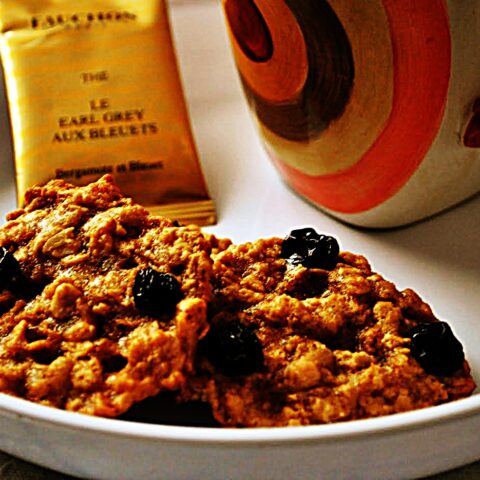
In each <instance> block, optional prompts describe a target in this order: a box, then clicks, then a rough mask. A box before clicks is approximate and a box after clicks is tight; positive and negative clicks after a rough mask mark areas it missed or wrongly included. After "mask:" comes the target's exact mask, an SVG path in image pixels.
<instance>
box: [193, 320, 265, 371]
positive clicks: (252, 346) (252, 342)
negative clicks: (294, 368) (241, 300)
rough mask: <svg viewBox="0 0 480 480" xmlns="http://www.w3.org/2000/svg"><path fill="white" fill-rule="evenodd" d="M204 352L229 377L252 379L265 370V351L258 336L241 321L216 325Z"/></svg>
mask: <svg viewBox="0 0 480 480" xmlns="http://www.w3.org/2000/svg"><path fill="white" fill-rule="evenodd" d="M200 348H201V352H202V353H203V354H204V355H205V356H206V357H207V358H208V360H210V362H211V363H212V364H213V365H214V366H215V367H216V368H217V370H218V371H219V372H220V373H223V374H225V375H229V376H239V375H249V374H251V373H255V372H257V371H260V370H261V369H262V367H263V362H264V356H263V350H262V345H261V343H260V341H259V340H258V337H257V335H256V334H255V332H253V331H252V330H251V329H250V328H248V327H246V326H245V325H243V324H242V323H240V322H239V321H237V320H233V321H229V322H224V323H221V324H218V325H212V327H211V328H210V330H209V332H208V333H207V335H206V336H205V338H204V339H203V340H202V341H201V346H200Z"/></svg>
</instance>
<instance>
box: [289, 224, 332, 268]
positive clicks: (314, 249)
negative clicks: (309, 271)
mask: <svg viewBox="0 0 480 480" xmlns="http://www.w3.org/2000/svg"><path fill="white" fill-rule="evenodd" d="M339 253H340V247H339V245H338V242H337V240H336V239H335V238H333V237H330V236H329V235H322V234H318V233H317V232H316V231H315V230H314V229H313V228H300V229H297V230H292V231H291V232H290V234H289V235H288V236H287V237H286V238H285V239H284V240H283V242H282V251H281V257H282V258H286V259H287V260H288V261H289V262H290V263H291V264H293V265H298V264H301V265H303V266H304V267H308V268H323V269H325V270H332V269H333V268H335V265H336V264H337V262H338V254H339Z"/></svg>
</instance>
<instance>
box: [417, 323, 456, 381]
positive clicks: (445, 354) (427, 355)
mask: <svg viewBox="0 0 480 480" xmlns="http://www.w3.org/2000/svg"><path fill="white" fill-rule="evenodd" d="M409 337H410V338H411V345H410V349H411V352H412V355H413V357H414V358H415V359H416V360H417V361H418V363H420V365H421V366H422V367H423V368H424V369H425V371H426V372H427V373H431V374H432V375H440V376H448V375H452V374H453V373H455V372H456V371H457V370H459V369H460V368H462V365H463V362H464V360H465V355H464V353H463V347H462V344H461V343H460V342H459V341H458V339H457V338H456V337H455V335H454V333H453V332H452V329H451V328H450V326H449V325H448V323H445V322H435V323H421V324H419V325H418V326H417V327H415V328H413V329H412V330H410V332H409Z"/></svg>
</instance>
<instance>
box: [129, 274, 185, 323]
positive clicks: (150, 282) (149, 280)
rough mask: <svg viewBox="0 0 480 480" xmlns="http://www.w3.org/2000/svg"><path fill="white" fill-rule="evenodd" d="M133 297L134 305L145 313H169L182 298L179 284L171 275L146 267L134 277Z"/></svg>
mask: <svg viewBox="0 0 480 480" xmlns="http://www.w3.org/2000/svg"><path fill="white" fill-rule="evenodd" d="M133 298H134V300H135V306H136V307H137V308H138V309H139V310H141V311H143V312H145V313H148V314H151V315H160V314H162V313H171V311H172V310H173V309H174V308H175V306H176V305H177V303H178V302H179V301H180V300H181V299H182V291H181V285H180V283H179V281H178V280H177V279H176V278H175V277H174V276H173V275H171V274H169V273H163V272H157V271H156V270H154V269H153V268H150V267H147V268H144V269H143V270H140V271H139V272H138V273H137V276H136V277H135V282H134V284H133Z"/></svg>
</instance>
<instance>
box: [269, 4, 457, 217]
mask: <svg viewBox="0 0 480 480" xmlns="http://www.w3.org/2000/svg"><path fill="white" fill-rule="evenodd" d="M384 7H385V11H386V13H387V17H388V19H389V24H390V32H391V41H392V47H393V56H394V59H393V61H394V98H393V106H392V112H391V115H390V118H389V120H388V122H387V124H386V127H385V129H384V130H383V132H382V133H381V134H380V135H379V137H378V138H377V140H376V141H375V142H374V144H373V145H372V147H371V148H370V149H369V151H368V152H367V153H366V154H365V155H364V156H363V157H362V158H361V159H360V160H359V161H358V162H357V163H356V164H354V165H353V166H351V167H349V168H348V169H346V170H344V171H343V172H340V173H337V174H334V175H328V176H321V177H312V176H309V175H306V174H304V173H302V172H300V171H298V170H296V169H294V168H292V167H289V166H288V165H285V164H284V163H283V162H282V161H281V159H278V158H275V155H274V154H272V152H270V153H271V156H272V160H273V161H274V163H275V165H276V166H277V168H278V169H279V170H280V172H281V173H282V175H283V176H284V178H285V179H286V181H287V182H288V183H289V184H290V185H291V186H292V187H293V188H294V189H295V190H296V191H298V192H299V193H300V194H302V195H304V196H306V197H307V198H309V199H310V200H312V201H313V202H315V203H317V204H319V205H321V206H323V207H326V208H328V209H331V210H333V211H337V212H342V213H359V212H363V211H366V210H369V209H371V208H374V207H376V206H378V205H380V204H381V203H383V202H384V201H385V200H387V199H388V198H390V197H392V196H393V195H394V194H395V193H396V192H398V191H399V190H400V189H401V188H402V186H403V185H404V184H405V183H406V182H407V181H408V179H409V178H410V177H411V176H412V174H413V173H414V172H415V171H416V170H417V168H418V166H419V165H420V164H421V162H422V160H423V159H424V157H425V155H426V153H427V152H428V150H429V148H430V146H431V144H432V142H433V140H434V139H435V137H436V134H437V132H438V130H439V128H440V125H441V123H442V119H443V114H444V110H445V105H446V99H447V93H448V86H449V79H450V71H451V38H450V29H449V20H448V11H447V7H446V5H445V1H444V0H404V1H402V2H398V1H396V0H384ZM347 33H348V32H347ZM352 42H355V39H352Z"/></svg>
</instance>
